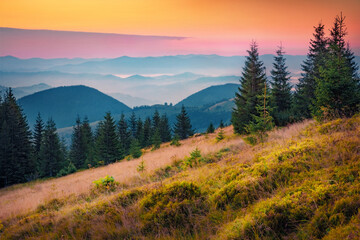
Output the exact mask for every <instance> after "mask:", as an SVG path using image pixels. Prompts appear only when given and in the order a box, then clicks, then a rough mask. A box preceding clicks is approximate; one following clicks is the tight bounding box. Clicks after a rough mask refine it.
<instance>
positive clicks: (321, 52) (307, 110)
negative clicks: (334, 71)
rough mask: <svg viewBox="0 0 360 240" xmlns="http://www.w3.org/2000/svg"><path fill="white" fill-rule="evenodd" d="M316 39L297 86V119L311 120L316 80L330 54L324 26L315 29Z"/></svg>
mask: <svg viewBox="0 0 360 240" xmlns="http://www.w3.org/2000/svg"><path fill="white" fill-rule="evenodd" d="M314 28H315V33H314V34H313V36H314V39H311V40H310V47H309V52H308V54H307V58H306V60H305V61H304V63H303V64H302V65H301V69H302V71H303V73H302V74H301V78H300V79H299V83H298V84H297V85H296V92H295V95H294V103H293V113H294V115H295V117H296V118H297V119H302V118H310V117H311V109H312V108H313V106H314V101H315V89H316V81H315V79H316V78H319V77H320V69H321V68H323V67H324V65H325V58H326V54H327V52H328V49H327V46H328V39H327V38H326V37H325V32H324V25H323V24H322V23H319V25H318V26H316V27H314Z"/></svg>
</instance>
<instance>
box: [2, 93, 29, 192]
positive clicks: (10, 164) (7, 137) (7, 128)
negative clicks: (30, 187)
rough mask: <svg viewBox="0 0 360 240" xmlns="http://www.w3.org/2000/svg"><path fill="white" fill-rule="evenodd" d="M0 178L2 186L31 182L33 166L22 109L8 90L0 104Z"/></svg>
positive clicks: (27, 128)
mask: <svg viewBox="0 0 360 240" xmlns="http://www.w3.org/2000/svg"><path fill="white" fill-rule="evenodd" d="M0 111H1V115H2V116H1V117H0V120H1V122H0V166H1V168H0V178H1V182H2V185H11V184H14V183H21V182H25V181H28V180H32V179H33V177H34V173H35V164H34V162H33V159H32V158H31V151H32V148H31V132H30V130H29V126H28V124H27V121H26V117H25V116H24V114H23V112H22V109H21V108H20V106H19V105H18V104H17V102H16V98H15V97H14V95H13V93H12V90H11V88H9V89H8V90H7V91H6V93H5V96H4V99H3V101H2V103H1V109H0Z"/></svg>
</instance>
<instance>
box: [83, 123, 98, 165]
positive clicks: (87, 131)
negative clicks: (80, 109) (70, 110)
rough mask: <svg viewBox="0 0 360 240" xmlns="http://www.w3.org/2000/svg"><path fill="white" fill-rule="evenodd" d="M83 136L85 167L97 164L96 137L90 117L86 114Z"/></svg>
mask: <svg viewBox="0 0 360 240" xmlns="http://www.w3.org/2000/svg"><path fill="white" fill-rule="evenodd" d="M81 133H82V134H81V136H82V142H83V143H82V144H83V146H84V151H85V166H84V167H85V168H86V167H88V165H89V164H90V165H91V166H94V165H96V163H95V156H94V155H95V151H94V137H93V133H92V130H91V127H90V124H89V119H88V118H87V117H86V116H85V118H84V120H83V122H82V124H81Z"/></svg>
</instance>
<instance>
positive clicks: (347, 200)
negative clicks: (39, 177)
mask: <svg viewBox="0 0 360 240" xmlns="http://www.w3.org/2000/svg"><path fill="white" fill-rule="evenodd" d="M224 132H225V139H224V140H222V141H220V142H217V141H215V137H216V135H217V133H215V134H210V135H205V136H201V137H198V138H190V139H188V140H185V141H183V142H182V145H181V146H180V147H179V148H176V147H171V146H168V144H164V145H162V146H161V148H160V149H159V150H157V151H153V152H150V151H147V152H146V153H145V155H144V156H143V158H142V159H138V160H132V161H125V162H118V163H115V164H112V165H109V166H105V167H102V168H98V169H90V170H86V171H83V172H79V173H75V174H72V175H69V176H66V177H62V178H58V179H51V180H48V181H44V182H35V183H31V184H23V185H18V186H13V187H10V188H7V189H2V190H0V193H1V194H0V204H1V205H0V209H2V211H1V215H0V218H1V219H2V229H1V230H0V232H1V233H0V234H1V238H2V239H24V238H43V239H46V238H47V239H50V238H51V239H56V238H62V239H89V238H93V239H155V238H157V239H159V238H160V239H209V238H211V239H359V237H360V231H359V229H360V228H359V226H360V221H359V219H360V215H359V214H360V212H359V209H360V176H359V175H360V174H359V169H360V135H359V132H360V116H355V117H353V118H351V119H338V120H334V121H332V122H327V123H323V124H318V123H314V122H303V123H298V124H294V125H291V126H289V127H286V128H282V129H279V130H274V131H272V132H271V133H270V134H269V138H268V140H267V141H266V142H265V143H263V144H259V145H256V146H250V145H247V144H245V143H244V142H242V140H241V137H239V136H235V135H233V134H232V129H231V127H228V128H226V129H225V131H224ZM195 147H197V148H198V149H199V150H200V152H196V151H193V150H194V149H195ZM191 151H192V154H191V157H186V155H188V156H189V155H190V152H191ZM142 160H143V161H144V163H145V169H146V170H145V172H143V173H139V172H137V171H136V168H137V166H138V165H139V163H140V161H142ZM107 174H109V175H112V176H114V178H115V179H116V180H118V181H120V185H118V186H117V187H116V188H115V191H114V192H107V191H106V190H105V192H102V191H100V190H94V191H90V189H91V186H93V183H92V181H94V180H95V179H98V178H99V177H103V176H105V175H107ZM69 186H71V188H70V187H69ZM37 199H38V200H37ZM36 200H37V201H38V202H36ZM16 201H20V202H21V204H16ZM44 201H45V203H44ZM37 204H40V205H39V206H38V207H37V208H36V205H37ZM23 206H26V207H23ZM21 207H22V208H21ZM26 208H29V209H28V210H29V211H28V212H27V209H26ZM11 213H12V214H13V217H11V216H10V215H11ZM15 216H16V217H15ZM0 226H1V225H0Z"/></svg>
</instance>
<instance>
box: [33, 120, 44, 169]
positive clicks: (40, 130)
mask: <svg viewBox="0 0 360 240" xmlns="http://www.w3.org/2000/svg"><path fill="white" fill-rule="evenodd" d="M43 134H44V122H43V120H42V118H41V116H40V113H38V115H37V117H36V122H35V125H34V134H33V144H34V152H33V157H34V161H35V165H36V172H37V173H39V171H40V149H41V140H42V136H43Z"/></svg>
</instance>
